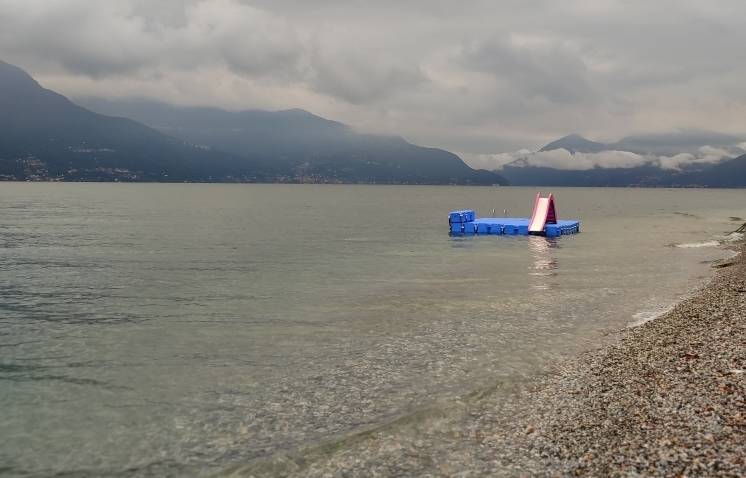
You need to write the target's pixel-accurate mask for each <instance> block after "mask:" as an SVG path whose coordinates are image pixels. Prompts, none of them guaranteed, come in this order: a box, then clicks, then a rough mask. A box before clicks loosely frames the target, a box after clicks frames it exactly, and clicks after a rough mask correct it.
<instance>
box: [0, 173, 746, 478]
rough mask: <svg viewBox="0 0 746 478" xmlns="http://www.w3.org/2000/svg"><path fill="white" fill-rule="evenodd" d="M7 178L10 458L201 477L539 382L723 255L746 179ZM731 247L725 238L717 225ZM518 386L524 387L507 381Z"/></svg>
mask: <svg viewBox="0 0 746 478" xmlns="http://www.w3.org/2000/svg"><path fill="white" fill-rule="evenodd" d="M553 192H554V193H555V195H556V196H557V197H558V207H559V214H560V217H564V218H580V219H581V220H582V226H583V232H582V234H579V235H576V236H566V237H562V238H559V239H557V240H547V239H544V238H539V237H529V238H526V237H499V236H487V237H468V238H458V237H449V235H448V233H447V230H448V227H447V226H448V224H447V217H446V214H447V212H448V211H449V210H452V209H457V208H465V207H473V208H476V209H477V212H478V214H480V215H489V213H490V212H491V210H492V209H493V208H495V209H497V210H498V212H499V213H501V212H502V210H503V209H505V208H507V209H508V211H509V213H510V214H512V215H517V216H527V215H528V214H529V213H530V207H531V205H532V204H533V196H534V194H535V190H534V189H529V188H466V187H396V186H392V187H387V186H282V185H156V184H147V185H146V184H142V185H139V184H130V185H123V184H19V183H0V266H1V267H0V430H2V432H1V434H2V436H1V437H0V438H1V439H0V474H2V473H5V474H7V475H9V476H13V475H24V474H30V475H41V476H45V475H52V474H55V473H65V472H67V473H71V474H73V475H85V474H89V475H91V476H100V475H114V474H122V475H146V474H153V475H178V476H184V475H199V474H204V473H210V472H214V471H216V470H219V469H220V468H221V467H225V466H228V465H231V464H234V463H240V462H250V461H251V460H254V459H257V458H260V457H266V456H271V455H272V454H274V453H277V452H279V451H283V450H288V449H294V448H297V447H299V446H305V445H308V444H314V443H318V442H319V441H321V440H327V439H332V438H336V437H343V436H345V435H346V434H349V433H352V432H354V431H355V430H360V429H361V428H364V427H368V426H371V425H378V424H382V423H386V421H387V420H391V419H392V418H393V417H397V416H401V415H404V414H408V413H411V412H412V411H415V410H417V409H418V408H420V407H423V406H426V405H427V404H429V403H431V402H432V401H433V400H452V399H455V398H457V397H459V396H463V395H466V394H468V393H470V392H472V391H474V390H478V389H481V388H486V387H490V386H491V385H493V384H495V383H509V382H511V381H522V380H529V379H531V377H534V376H536V374H537V373H540V372H541V371H542V370H545V369H546V368H547V367H548V366H549V365H551V364H552V363H553V362H555V361H556V360H558V359H561V358H563V357H567V356H569V355H572V354H575V353H578V352H579V351H581V350H584V349H587V348H589V347H592V346H593V345H594V344H598V343H599V341H600V340H602V339H603V337H604V335H605V334H607V333H608V332H610V331H613V330H618V329H619V328H622V327H625V326H627V325H629V324H630V323H631V322H634V321H635V320H637V319H639V318H640V317H645V315H646V314H648V313H651V312H655V311H657V310H660V309H661V308H665V307H666V306H668V305H670V304H671V303H673V302H674V301H675V300H677V299H678V298H680V296H681V294H682V293H683V292H685V291H688V290H691V289H692V288H693V287H695V286H696V285H697V284H700V283H701V282H702V280H703V279H704V278H706V277H708V275H709V274H710V272H709V264H708V263H707V262H706V261H711V260H713V259H715V258H718V257H722V256H723V254H724V253H723V252H722V251H721V250H720V249H718V248H716V247H674V246H673V245H675V244H678V245H685V246H707V245H708V241H712V240H713V238H716V239H717V238H719V237H721V236H722V235H723V234H725V233H727V232H728V231H730V230H733V229H735V228H736V227H737V226H738V225H740V224H739V223H737V222H736V221H735V220H734V219H731V218H730V216H740V217H743V216H746V208H744V206H743V204H744V192H743V191H733V190H662V189H658V190H640V189H633V190H626V189H555V190H554V191H553ZM714 244H715V243H710V245H714ZM494 393H501V392H500V387H498V389H497V391H496V392H494Z"/></svg>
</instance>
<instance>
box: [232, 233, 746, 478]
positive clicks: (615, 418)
mask: <svg viewBox="0 0 746 478" xmlns="http://www.w3.org/2000/svg"><path fill="white" fill-rule="evenodd" d="M740 248H741V251H743V249H744V247H743V246H740ZM717 267H718V268H719V270H718V272H717V274H716V277H715V278H714V279H713V280H712V282H711V283H710V284H709V285H708V286H707V287H705V288H704V289H702V290H701V291H700V292H698V293H697V294H696V295H695V296H694V297H692V298H690V299H688V300H686V301H684V302H682V303H681V304H679V305H677V306H676V307H675V308H674V309H673V310H671V311H670V312H668V313H667V314H665V315H663V316H661V317H659V318H657V319H655V320H654V321H651V322H648V323H645V324H643V325H641V326H639V327H636V328H634V329H627V330H625V331H622V332H620V334H619V335H620V336H619V337H618V340H614V341H613V342H612V343H611V345H607V346H606V347H604V348H602V349H601V350H596V351H593V352H589V353H586V354H584V355H582V356H580V357H578V358H576V359H573V360H571V361H569V362H567V363H563V364H560V365H558V366H557V369H556V370H554V371H553V372H552V373H551V374H548V375H547V376H546V377H544V378H543V379H540V380H539V381H538V382H535V383H532V384H512V385H511V384H501V385H500V386H501V387H503V388H505V387H512V388H513V389H514V392H513V393H512V396H511V398H510V399H507V400H506V399H505V395H504V394H491V393H489V391H484V392H483V393H481V394H479V395H477V396H471V397H464V399H463V401H460V402H457V403H449V404H442V405H438V406H435V407H433V409H432V410H428V411H423V412H422V413H420V414H419V415H418V416H416V417H411V416H410V417H408V418H406V419H402V420H401V421H400V422H398V423H394V424H389V425H387V426H385V427H382V428H380V429H378V430H370V431H368V432H365V433H361V434H359V435H357V436H355V437H351V438H348V439H345V440H342V441H339V442H333V443H330V444H327V445H324V446H320V447H318V448H316V449H313V450H306V451H304V452H303V453H302V454H301V455H298V456H295V457H293V456H287V457H284V458H283V457H275V458H273V459H272V460H271V461H268V462H264V463H259V464H253V465H251V466H248V467H239V468H236V469H233V470H230V471H229V472H228V474H229V475H236V476H263V475H267V476H269V475H271V476H313V477H351V476H482V475H491V476H547V475H548V476H578V475H580V476H688V477H691V476H746V376H745V375H744V369H746V254H743V253H741V254H740V255H739V256H737V257H734V258H733V259H730V260H728V261H725V262H723V263H720V264H719V265H718V266H717Z"/></svg>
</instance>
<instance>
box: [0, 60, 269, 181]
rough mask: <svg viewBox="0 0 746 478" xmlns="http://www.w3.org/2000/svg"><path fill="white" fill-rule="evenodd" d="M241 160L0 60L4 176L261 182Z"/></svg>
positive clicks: (0, 157) (1, 173)
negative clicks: (74, 96)
mask: <svg viewBox="0 0 746 478" xmlns="http://www.w3.org/2000/svg"><path fill="white" fill-rule="evenodd" d="M265 175H266V173H265V172H263V171H261V170H260V168H258V167H257V166H256V165H252V164H250V163H249V162H247V161H246V160H245V159H243V158H239V157H237V156H234V155H230V154H227V153H222V152H217V151H207V150H205V149H204V148H199V147H196V146H193V145H190V144H188V143H185V142H184V141H183V140H178V139H176V138H173V137H170V136H167V135H165V134H163V133H160V132H158V131H156V130H154V129H152V128H148V127H147V126H144V125H142V124H140V123H137V122H135V121H132V120H129V119H124V118H112V117H108V116H103V115H100V114H96V113H92V112H90V111H88V110H86V109H84V108H81V107H80V106H77V105H75V104H73V103H72V102H70V101H69V100H68V99H67V98H65V97H64V96H62V95H59V94H57V93H55V92H53V91H50V90H47V89H44V88H42V87H41V86H40V85H39V84H38V83H37V82H36V81H35V80H34V79H33V78H31V76H29V75H28V74H27V73H26V72H24V71H23V70H21V69H20V68H17V67H15V66H13V65H10V64H8V63H3V62H0V179H17V180H34V179H59V180H123V181H127V180H129V181H132V180H140V181H195V180H196V181H208V180H221V181H222V180H260V179H263V177H264V176H265Z"/></svg>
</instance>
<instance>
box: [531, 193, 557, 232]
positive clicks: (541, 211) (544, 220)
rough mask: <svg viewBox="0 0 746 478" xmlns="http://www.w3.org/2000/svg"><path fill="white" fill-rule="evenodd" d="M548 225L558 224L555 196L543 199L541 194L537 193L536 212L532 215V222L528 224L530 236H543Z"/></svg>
mask: <svg viewBox="0 0 746 478" xmlns="http://www.w3.org/2000/svg"><path fill="white" fill-rule="evenodd" d="M547 224H557V213H556V210H555V207H554V196H552V195H551V194H550V195H549V196H548V197H545V198H543V197H541V193H536V202H535V203H534V212H533V214H532V215H531V221H529V223H528V233H529V234H543V233H544V228H545V227H546V225H547Z"/></svg>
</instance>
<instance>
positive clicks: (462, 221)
mask: <svg viewBox="0 0 746 478" xmlns="http://www.w3.org/2000/svg"><path fill="white" fill-rule="evenodd" d="M448 225H449V228H450V233H451V234H456V235H461V234H463V235H466V234H493V235H511V236H512V235H522V236H527V235H529V234H533V235H538V236H546V237H557V236H564V235H566V234H577V233H578V232H580V221H578V220H576V219H571V220H559V219H557V212H556V207H555V205H554V197H553V196H552V195H551V194H550V195H549V197H546V198H542V197H541V196H540V195H539V194H537V195H536V202H535V203H534V212H533V214H532V215H531V218H530V219H529V218H517V217H484V218H477V215H476V213H475V212H474V210H472V209H464V210H461V211H452V212H451V213H449V214H448Z"/></svg>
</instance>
